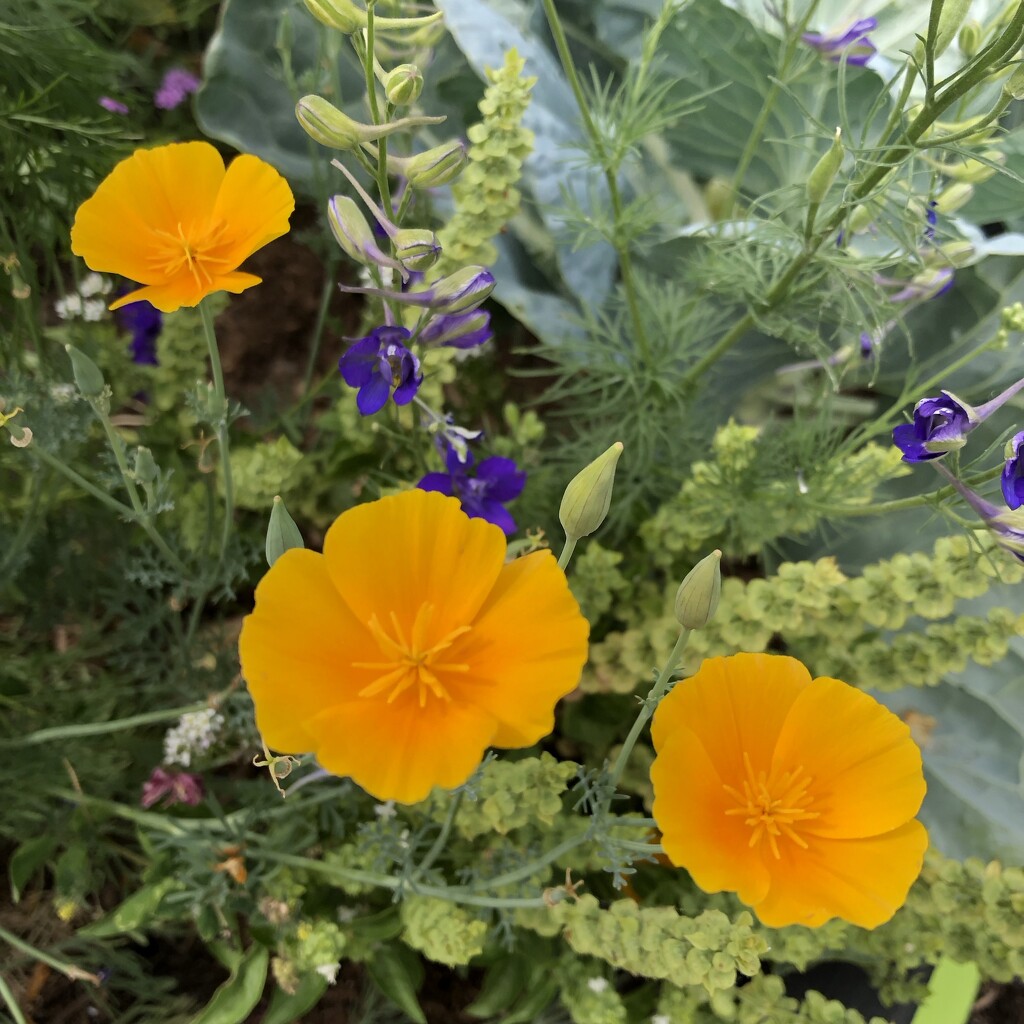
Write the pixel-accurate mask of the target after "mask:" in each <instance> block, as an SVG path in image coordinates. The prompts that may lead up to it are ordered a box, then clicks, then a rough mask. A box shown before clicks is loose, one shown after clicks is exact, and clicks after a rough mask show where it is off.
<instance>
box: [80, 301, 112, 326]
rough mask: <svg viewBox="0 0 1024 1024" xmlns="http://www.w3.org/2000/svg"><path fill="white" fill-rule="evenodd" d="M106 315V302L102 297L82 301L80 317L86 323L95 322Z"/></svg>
mask: <svg viewBox="0 0 1024 1024" xmlns="http://www.w3.org/2000/svg"><path fill="white" fill-rule="evenodd" d="M106 315H107V304H106V302H104V301H103V299H86V300H85V302H83V303H82V319H83V320H85V321H86V322H87V323H93V324H94V323H97V322H98V321H100V320H102V319H103V318H104V317H105V316H106Z"/></svg>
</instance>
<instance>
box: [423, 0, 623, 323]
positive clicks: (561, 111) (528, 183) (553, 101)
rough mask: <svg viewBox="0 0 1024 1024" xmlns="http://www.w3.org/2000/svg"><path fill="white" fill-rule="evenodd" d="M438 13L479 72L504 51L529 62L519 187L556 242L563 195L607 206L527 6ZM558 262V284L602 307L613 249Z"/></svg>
mask: <svg viewBox="0 0 1024 1024" xmlns="http://www.w3.org/2000/svg"><path fill="white" fill-rule="evenodd" d="M437 7H438V8H439V9H440V10H442V11H444V13H445V24H446V25H447V27H448V31H449V32H451V34H452V36H453V37H454V39H455V41H456V43H458V45H459V48H460V49H461V50H462V52H463V53H464V54H465V55H466V59H467V60H469V62H470V63H471V64H472V66H473V67H474V68H475V69H476V71H477V72H478V74H480V75H481V76H482V75H483V73H484V69H485V68H498V67H501V65H502V64H503V63H504V60H505V53H506V51H507V50H509V49H511V48H513V47H514V48H515V49H516V50H517V51H518V52H519V55H520V56H521V57H523V58H524V60H525V61H526V67H525V70H524V74H527V75H535V76H536V77H537V84H536V85H535V86H534V87H533V92H532V94H531V101H530V106H529V107H528V109H527V112H526V116H525V118H524V124H525V126H526V127H527V128H529V129H530V130H531V131H532V132H533V133H534V148H533V152H532V153H531V154H530V156H529V157H528V158H527V159H526V162H525V164H524V166H523V184H524V186H525V187H526V189H527V190H528V191H529V193H530V194H531V195H532V196H533V198H534V200H535V201H536V202H537V204H538V207H539V212H540V215H541V217H542V218H543V219H544V222H545V224H546V225H547V227H548V229H549V230H550V231H551V233H552V234H553V235H555V236H556V238H557V237H558V236H560V235H562V234H564V230H565V220H564V217H563V216H562V214H561V213H560V212H559V210H560V209H561V208H562V207H563V206H564V199H563V192H568V193H569V194H570V195H572V196H573V197H575V199H576V200H577V201H578V202H579V203H580V205H581V206H582V207H583V208H584V209H587V208H589V206H590V196H591V195H596V196H598V197H599V198H598V201H600V202H604V201H606V200H605V195H606V192H605V190H604V188H603V187H602V185H603V183H602V182H601V181H600V178H599V175H598V174H597V172H596V171H590V170H587V169H584V168H582V167H580V166H579V164H580V163H581V155H580V152H579V147H580V144H581V139H582V133H581V129H580V127H579V111H578V108H577V106H576V101H575V100H574V98H573V95H572V90H571V89H570V88H569V85H568V83H567V82H566V80H565V76H564V75H563V74H562V70H561V67H560V66H559V64H558V61H557V60H556V59H555V57H554V56H553V55H552V53H551V52H550V51H549V50H548V49H547V47H546V46H545V45H544V44H543V43H542V42H541V41H540V39H538V38H537V37H536V36H535V35H533V33H532V32H531V31H530V8H529V7H528V6H527V5H526V4H524V3H521V2H519V0H437ZM556 259H557V260H558V267H559V270H560V272H561V275H562V278H563V280H564V281H565V283H566V284H567V285H568V287H569V288H570V290H571V291H572V292H573V294H574V295H576V296H577V298H578V299H579V300H580V301H581V302H582V303H583V304H584V305H586V306H590V307H594V308H596V307H600V306H601V305H603V304H604V301H605V299H606V298H607V295H608V290H609V288H610V287H611V281H612V275H613V274H614V272H615V266H616V261H615V253H614V250H613V249H612V248H611V246H610V245H608V244H606V243H604V242H601V243H597V244H594V245H589V246H587V247H586V248H584V249H579V250H577V251H575V252H573V251H570V249H569V247H568V246H567V245H564V244H563V245H560V246H559V247H558V249H557V252H556Z"/></svg>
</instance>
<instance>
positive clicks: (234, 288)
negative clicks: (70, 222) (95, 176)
mask: <svg viewBox="0 0 1024 1024" xmlns="http://www.w3.org/2000/svg"><path fill="white" fill-rule="evenodd" d="M294 209H295V199H294V197H293V196H292V190H291V189H290V188H289V187H288V182H286V181H285V180H284V178H282V177H281V175H280V174H278V173H277V171H275V170H274V168H273V167H271V166H270V164H268V163H264V161H262V160H260V159H259V158H258V157H255V156H249V155H245V156H239V157H236V158H235V159H234V160H233V161H232V162H231V166H230V167H228V168H227V170H225V169H224V161H223V160H222V159H221V157H220V154H219V153H218V152H217V150H216V149H214V148H213V146H211V145H210V144H209V143H208V142H181V143H174V144H172V145H169V146H157V147H156V148H155V149H139V150H136V151H135V152H134V153H133V154H132V155H131V156H130V157H128V158H127V159H125V160H122V161H121V162H120V163H119V164H118V165H117V166H116V167H115V168H114V169H113V170H112V171H111V172H110V174H108V175H107V176H106V178H104V179H103V181H102V182H100V186H99V188H97V189H96V191H95V192H94V193H93V195H92V197H91V198H90V199H87V200H86V201H85V202H84V203H82V205H81V206H80V207H79V208H78V213H77V214H76V216H75V223H74V226H73V227H72V229H71V251H72V252H73V253H75V255H76V256H81V257H82V258H83V259H84V260H85V262H86V263H87V264H88V265H89V267H91V268H92V269H93V270H97V271H101V272H104V273H109V274H119V275H120V276H121V277H126V278H128V279H129V280H130V281H138V282H140V283H141V284H142V285H144V286H145V287H142V288H138V289H136V290H135V291H133V292H131V293H129V294H128V295H125V296H124V297H123V298H120V299H118V300H117V301H116V302H113V303H111V306H110V308H111V309H117V308H118V307H119V306H124V305H126V304H127V303H129V302H138V301H139V300H140V299H147V300H148V301H149V302H151V303H152V304H153V305H154V306H156V308H157V309H161V310H163V311H164V312H165V313H173V312H174V310H176V309H179V308H180V307H181V306H195V305H197V304H198V303H199V302H200V301H201V300H202V299H203V298H205V297H206V296H207V295H210V294H212V293H213V292H219V291H228V292H236V293H237V292H242V291H245V289H246V288H251V287H252V286H253V285H254V284H259V283H260V278H258V277H256V276H255V275H254V274H244V273H242V272H241V271H239V269H238V268H239V266H241V264H242V262H243V261H244V260H246V259H248V258H249V257H250V256H251V255H252V254H253V253H254V252H256V250H257V249H261V248H262V247H263V246H264V245H266V244H267V243H268V242H270V241H272V240H273V239H275V238H277V237H278V236H280V235H284V234H287V232H288V218H289V217H290V216H291V214H292V210H294Z"/></svg>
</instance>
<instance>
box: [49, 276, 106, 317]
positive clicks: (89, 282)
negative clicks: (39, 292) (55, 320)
mask: <svg viewBox="0 0 1024 1024" xmlns="http://www.w3.org/2000/svg"><path fill="white" fill-rule="evenodd" d="M111 288H113V282H111V280H110V278H107V277H103V276H102V275H101V274H86V275H85V277H83V278H82V282H81V284H79V286H78V291H76V292H69V293H68V294H67V295H65V296H63V297H62V298H59V299H58V300H57V301H56V302H55V303H54V304H53V308H54V311H55V312H56V314H57V316H59V317H60V318H61V320H85V321H87V322H89V323H95V322H96V321H97V320H102V319H103V317H104V316H106V313H107V301H106V299H104V298H102V296H104V295H106V294H107V293H108V292H109V291H110V289H111Z"/></svg>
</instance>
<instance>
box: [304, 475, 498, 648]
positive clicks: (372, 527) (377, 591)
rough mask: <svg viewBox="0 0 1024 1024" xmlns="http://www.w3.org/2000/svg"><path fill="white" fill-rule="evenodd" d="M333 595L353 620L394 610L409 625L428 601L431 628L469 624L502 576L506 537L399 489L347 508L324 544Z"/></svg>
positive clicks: (451, 507) (427, 495) (453, 504)
mask: <svg viewBox="0 0 1024 1024" xmlns="http://www.w3.org/2000/svg"><path fill="white" fill-rule="evenodd" d="M324 557H325V558H326V559H327V567H328V571H329V572H330V573H331V576H332V578H333V579H334V585H335V586H336V587H337V588H338V592H339V593H340V594H341V595H342V597H343V598H344V599H345V601H346V602H347V604H348V606H349V607H350V608H351V609H352V611H353V613H354V614H355V616H356V618H357V619H359V621H360V622H369V621H370V619H371V618H373V616H374V615H376V616H377V617H378V618H379V619H380V621H381V622H383V623H385V624H386V623H387V622H388V621H389V620H390V617H391V614H392V613H394V615H395V616H397V618H398V619H399V621H401V622H403V623H407V624H409V623H412V622H413V621H414V620H415V619H416V616H417V613H418V612H419V611H420V608H421V606H422V605H423V604H432V605H433V606H434V607H433V616H432V621H431V630H432V632H434V633H436V634H437V636H439V637H440V636H443V635H445V634H446V633H448V632H450V631H451V630H453V629H456V628H458V627H461V626H465V625H468V624H470V623H471V622H472V621H473V617H474V616H475V615H476V613H477V611H478V610H479V608H480V606H481V605H482V604H483V603H484V601H485V600H486V598H487V595H488V593H489V592H490V590H491V588H492V587H493V586H494V583H495V581H496V580H497V578H498V574H499V573H500V572H501V567H502V564H503V562H504V559H505V535H504V534H503V533H502V532H501V530H500V529H498V527H497V526H492V525H491V524H490V523H487V522H485V521H484V520H482V519H470V518H468V517H467V515H466V513H465V512H463V511H462V507H461V505H460V504H459V502H458V500H457V499H455V498H448V497H445V496H444V495H443V494H437V493H436V492H432V491H431V492H428V491H421V490H418V489H417V490H412V491H405V492H404V493H402V494H396V495H394V496H392V497H388V498H381V499H380V500H379V501H373V502H369V503H367V504H365V505H358V506H357V507H356V508H352V509H349V510H348V511H347V512H345V513H343V514H342V515H341V516H339V517H338V519H337V520H336V521H335V523H334V525H333V526H332V527H331V528H330V529H329V530H328V531H327V536H326V538H325V539H324Z"/></svg>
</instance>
